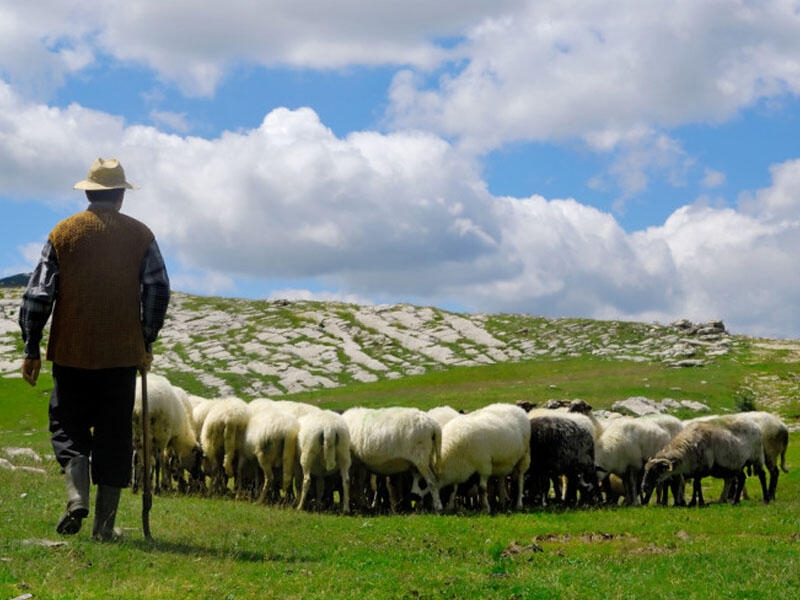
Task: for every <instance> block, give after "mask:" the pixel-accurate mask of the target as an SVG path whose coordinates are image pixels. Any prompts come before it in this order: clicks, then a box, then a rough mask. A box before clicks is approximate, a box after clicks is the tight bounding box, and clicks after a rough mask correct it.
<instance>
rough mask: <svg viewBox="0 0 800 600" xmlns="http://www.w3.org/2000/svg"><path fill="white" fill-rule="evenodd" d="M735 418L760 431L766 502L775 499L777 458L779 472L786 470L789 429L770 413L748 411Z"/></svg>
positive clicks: (777, 473)
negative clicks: (766, 478)
mask: <svg viewBox="0 0 800 600" xmlns="http://www.w3.org/2000/svg"><path fill="white" fill-rule="evenodd" d="M734 416H735V417H736V418H739V419H745V420H749V421H752V422H753V423H755V424H756V425H757V426H758V428H759V429H760V430H761V440H762V442H763V444H764V465H765V466H766V467H767V470H768V471H769V489H768V491H767V494H768V495H767V498H768V500H774V499H775V491H776V489H777V487H778V475H779V474H780V471H779V470H778V458H779V457H780V470H782V471H783V472H784V473H788V472H789V471H788V470H787V469H786V449H787V447H788V446H789V428H788V427H787V426H786V424H785V423H784V422H783V421H781V419H780V418H779V417H777V416H776V415H773V414H772V413H768V412H762V411H752V412H750V411H748V412H742V413H738V414H737V415H734Z"/></svg>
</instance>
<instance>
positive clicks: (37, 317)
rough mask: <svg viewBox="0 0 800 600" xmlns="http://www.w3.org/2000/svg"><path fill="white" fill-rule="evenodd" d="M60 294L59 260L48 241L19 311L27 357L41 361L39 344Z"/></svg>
mask: <svg viewBox="0 0 800 600" xmlns="http://www.w3.org/2000/svg"><path fill="white" fill-rule="evenodd" d="M57 292H58V259H57V257H56V251H55V249H54V248H53V245H52V244H51V243H50V241H49V240H48V241H47V243H45V245H44V248H42V256H41V258H40V259H39V264H37V265H36V269H34V271H33V273H31V278H30V280H29V281H28V287H27V288H25V293H24V294H23V295H22V306H21V307H20V310H19V327H20V329H21V331H22V341H23V343H24V344H25V347H24V350H23V352H24V356H25V358H34V359H39V358H41V355H40V350H39V345H40V344H41V341H42V331H43V330H44V326H45V324H46V323H47V319H49V318H50V313H51V312H52V311H53V303H54V302H55V299H56V294H57Z"/></svg>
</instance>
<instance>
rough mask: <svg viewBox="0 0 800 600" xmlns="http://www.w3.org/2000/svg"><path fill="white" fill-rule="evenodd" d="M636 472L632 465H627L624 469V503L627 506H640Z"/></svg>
mask: <svg viewBox="0 0 800 600" xmlns="http://www.w3.org/2000/svg"><path fill="white" fill-rule="evenodd" d="M637 474H638V472H637V471H636V470H635V469H634V468H633V467H628V469H627V470H626V471H625V482H624V483H625V504H627V505H628V506H641V504H642V501H641V499H640V498H639V494H638V490H637V488H638V486H637V481H636V476H637Z"/></svg>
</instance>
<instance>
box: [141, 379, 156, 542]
mask: <svg viewBox="0 0 800 600" xmlns="http://www.w3.org/2000/svg"><path fill="white" fill-rule="evenodd" d="M141 373H142V465H143V468H142V479H143V481H142V531H143V532H144V538H145V539H146V540H152V539H153V537H152V536H151V535H150V509H151V508H152V506H153V492H152V490H151V489H150V488H151V483H152V479H151V477H150V441H151V440H150V411H149V409H148V406H147V371H146V370H145V369H142V370H141Z"/></svg>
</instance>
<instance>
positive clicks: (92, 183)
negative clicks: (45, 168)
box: [72, 158, 137, 190]
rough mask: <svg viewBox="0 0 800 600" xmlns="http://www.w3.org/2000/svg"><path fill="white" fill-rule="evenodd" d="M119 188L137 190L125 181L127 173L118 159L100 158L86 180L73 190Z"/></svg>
mask: <svg viewBox="0 0 800 600" xmlns="http://www.w3.org/2000/svg"><path fill="white" fill-rule="evenodd" d="M119 188H126V189H129V190H135V189H137V188H136V186H135V185H133V184H132V183H128V182H127V181H125V171H124V170H123V169H122V165H121V164H119V161H118V160H117V159H116V158H109V159H103V158H98V159H97V160H96V161H94V162H93V163H92V166H91V167H89V174H88V175H87V176H86V179H84V180H83V181H79V182H78V183H76V184H75V185H74V186H72V189H75V190H114V189H119Z"/></svg>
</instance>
